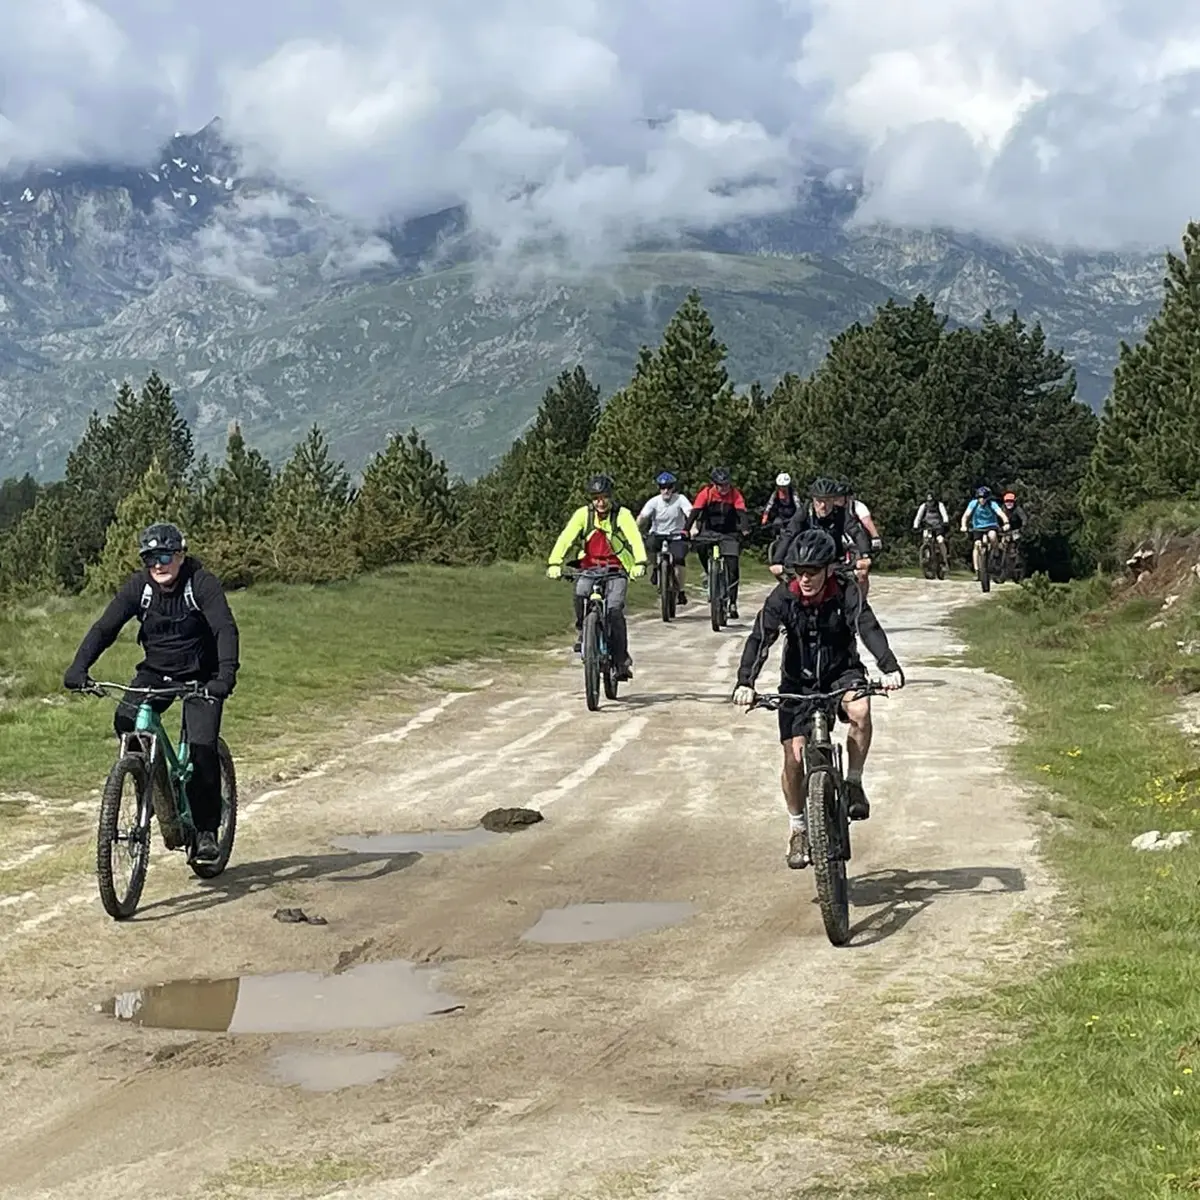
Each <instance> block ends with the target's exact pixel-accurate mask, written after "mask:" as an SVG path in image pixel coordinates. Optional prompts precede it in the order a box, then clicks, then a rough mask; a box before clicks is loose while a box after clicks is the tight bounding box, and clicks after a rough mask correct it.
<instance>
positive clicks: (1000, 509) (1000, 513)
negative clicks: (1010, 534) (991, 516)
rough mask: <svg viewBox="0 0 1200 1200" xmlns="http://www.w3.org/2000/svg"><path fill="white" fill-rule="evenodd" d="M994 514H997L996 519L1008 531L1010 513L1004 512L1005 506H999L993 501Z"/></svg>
mask: <svg viewBox="0 0 1200 1200" xmlns="http://www.w3.org/2000/svg"><path fill="white" fill-rule="evenodd" d="M992 512H994V513H995V514H996V517H997V519H998V520H999V521H1000V524H1001V525H1003V526H1004V528H1005V529H1007V528H1008V513H1006V512H1005V511H1004V505H1003V504H997V503H996V501H995V500H993V501H992Z"/></svg>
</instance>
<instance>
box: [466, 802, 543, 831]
mask: <svg viewBox="0 0 1200 1200" xmlns="http://www.w3.org/2000/svg"><path fill="white" fill-rule="evenodd" d="M545 819H546V818H545V817H543V816H542V814H541V813H540V812H538V810H537V809H536V808H492V809H489V810H488V811H487V812H485V813H484V814H483V816H482V817H480V818H479V824H480V825H481V826H482V827H483V828H484V829H486V830H488V831H489V832H490V833H515V832H516V831H517V830H518V829H528V828H529V826H530V825H536V824H537V823H538V822H539V821H544V820H545Z"/></svg>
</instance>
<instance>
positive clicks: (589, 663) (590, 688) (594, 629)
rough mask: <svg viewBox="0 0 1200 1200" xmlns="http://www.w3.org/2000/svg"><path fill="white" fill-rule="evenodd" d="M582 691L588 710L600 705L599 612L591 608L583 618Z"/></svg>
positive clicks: (591, 710)
mask: <svg viewBox="0 0 1200 1200" xmlns="http://www.w3.org/2000/svg"><path fill="white" fill-rule="evenodd" d="M583 691H584V698H585V699H586V700H587V706H588V710H589V711H590V712H595V711H596V710H597V709H598V708H599V707H600V614H599V613H598V612H597V611H596V610H595V609H594V608H593V609H589V610H588V613H587V615H586V616H585V617H584V618H583Z"/></svg>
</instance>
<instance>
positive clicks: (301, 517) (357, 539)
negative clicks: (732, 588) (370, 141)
mask: <svg viewBox="0 0 1200 1200" xmlns="http://www.w3.org/2000/svg"><path fill="white" fill-rule="evenodd" d="M1189 262H1190V259H1189ZM1196 266H1197V268H1200V261H1198V262H1197V264H1196ZM1198 278H1200V276H1198ZM1190 286H1192V287H1193V291H1195V292H1196V293H1197V294H1198V295H1200V289H1197V288H1195V286H1194V285H1190ZM1168 301H1169V302H1170V294H1169V296H1168ZM1181 336H1187V333H1186V331H1185V333H1184V334H1183V335H1181ZM1191 336H1192V337H1193V339H1200V323H1195V324H1194V325H1193V328H1192V331H1191ZM1196 344H1197V345H1198V346H1200V341H1197V342H1196ZM1129 353H1130V354H1132V353H1133V352H1129ZM726 359H727V352H726V347H725V346H724V345H723V344H722V343H721V342H720V340H719V339H718V337H717V334H716V330H715V329H714V327H713V324H712V321H711V319H710V317H709V315H708V313H707V312H706V310H705V309H704V306H703V304H702V303H701V298H700V296H699V295H698V294H697V293H695V292H692V293H691V294H690V295H689V296H688V297H687V298H686V299H685V301H684V302H683V304H682V306H681V307H680V308H679V310H678V311H677V312H676V313H675V315H674V316H673V317H672V319H671V321H670V322H669V324H668V325H667V327H666V329H665V330H664V332H663V335H662V340H661V341H660V343H659V344H658V345H657V346H655V347H643V348H642V350H641V352H640V354H639V356H638V360H637V362H636V364H635V366H634V369H633V374H632V376H631V378H630V380H629V382H628V383H627V384H626V385H625V386H624V387H622V388H621V389H619V390H618V391H617V392H616V393H615V394H614V395H612V396H610V397H608V399H607V401H606V402H602V396H601V394H600V391H599V389H598V388H597V387H596V386H595V385H594V384H593V383H592V381H591V380H590V379H589V378H588V375H587V372H586V370H585V369H584V367H583V366H577V367H575V368H574V369H573V370H568V371H563V372H562V373H561V374H560V375H559V376H558V378H557V379H556V380H555V381H554V383H553V384H552V385H551V386H550V387H549V388H548V389H547V390H546V393H545V395H544V397H543V399H542V402H541V405H540V407H539V409H538V411H537V414H536V416H535V418H534V420H533V422H532V423H531V425H530V426H529V428H528V429H527V431H526V432H525V433H524V435H523V436H521V437H520V438H518V439H517V441H516V442H515V443H514V444H513V445H512V446H511V448H510V449H509V450H508V451H507V452H506V453H505V454H504V455H503V456H502V457H501V459H500V460H499V462H498V463H497V464H496V465H495V467H494V468H493V469H492V470H491V471H489V472H488V473H487V474H486V475H484V476H483V477H482V478H479V479H477V480H473V481H467V480H463V479H460V478H455V477H453V476H452V475H451V473H450V472H449V470H448V469H447V466H446V464H445V462H444V461H443V460H441V459H439V458H437V457H436V455H435V453H434V452H433V450H431V449H430V447H429V446H427V445H426V443H425V440H424V438H423V437H422V436H421V434H420V433H419V432H418V431H417V430H415V429H413V430H409V431H408V432H406V433H395V434H393V435H392V436H391V437H389V439H388V441H387V442H386V444H385V445H384V446H383V447H382V448H381V449H380V450H379V452H378V453H377V454H375V455H374V456H373V457H372V458H371V460H370V461H369V462H368V463H367V464H366V465H365V467H364V468H363V471H362V477H361V480H359V481H358V482H357V483H355V482H353V481H352V479H351V475H350V473H349V471H348V470H347V467H346V464H344V463H342V462H340V461H338V460H337V459H336V457H335V456H334V455H333V453H332V452H331V450H330V447H329V443H328V441H327V439H326V436H325V434H324V432H323V431H322V430H321V429H320V427H319V426H315V425H314V426H313V427H312V428H311V429H310V430H309V431H308V434H307V435H306V437H305V438H304V439H303V441H301V442H300V443H299V444H298V445H297V446H296V447H295V449H294V451H293V453H292V454H291V455H290V457H289V458H288V459H287V460H286V461H285V462H283V463H282V464H279V465H277V466H276V465H273V464H272V463H270V462H268V461H267V459H266V458H265V457H264V456H263V455H262V454H261V453H259V452H258V451H257V450H255V449H253V448H252V447H251V446H249V445H247V443H246V440H245V438H244V436H243V434H242V432H241V430H240V429H239V428H238V427H236V426H234V427H233V428H232V429H231V431H230V434H229V438H228V444H227V446H226V450H225V454H224V457H223V459H221V460H220V461H217V462H213V461H210V460H209V459H208V458H207V457H197V456H196V454H195V450H194V445H193V437H192V432H191V430H190V429H189V427H188V425H187V422H186V421H185V420H184V419H183V418H182V417H181V415H180V413H179V410H178V408H177V406H176V404H175V401H174V399H173V397H172V395H171V388H170V386H169V384H168V383H166V382H165V381H164V380H163V379H162V378H160V376H159V375H158V374H157V373H153V374H151V375H150V377H149V378H148V379H147V380H146V381H145V383H144V384H143V385H142V387H141V388H140V390H138V391H135V390H134V389H133V388H132V387H131V386H130V385H129V384H128V383H126V384H125V385H123V386H122V387H121V389H120V390H119V393H118V395H117V398H116V402H115V405H114V408H113V410H112V411H111V412H110V413H109V414H108V415H107V416H104V417H101V416H100V415H99V414H98V413H93V414H92V416H91V419H90V420H89V422H88V425H87V428H86V429H85V431H84V433H83V435H82V437H81V438H80V440H79V442H78V444H77V445H76V446H75V448H74V449H73V450H72V452H71V454H70V456H69V457H68V461H67V464H66V469H65V472H64V476H63V478H62V479H61V480H59V481H56V482H54V483H51V484H47V485H39V484H36V483H35V482H34V481H33V480H32V479H30V478H29V477H28V476H26V477H25V478H24V479H20V480H15V479H14V480H7V481H5V482H4V483H3V484H2V485H0V595H4V596H7V597H14V596H19V595H22V594H27V593H42V592H47V591H51V592H79V591H83V590H92V591H97V592H102V591H106V590H108V589H110V588H112V587H113V586H115V585H116V583H117V582H119V580H120V579H121V578H122V577H123V576H124V575H125V573H126V572H127V571H128V570H130V569H132V568H133V567H135V566H136V565H137V560H136V533H137V531H138V530H139V529H140V528H142V527H143V526H145V525H146V524H148V523H150V522H151V521H152V520H156V519H169V520H174V521H176V522H178V523H179V524H180V525H181V526H182V527H183V528H184V529H185V530H186V531H187V532H188V535H189V538H190V541H191V547H192V549H193V550H194V551H195V552H196V554H197V555H198V556H199V557H200V558H201V559H202V560H203V561H204V562H205V563H206V565H208V566H209V567H211V568H212V569H213V570H215V571H217V572H218V573H219V574H220V575H221V576H222V577H223V578H224V579H225V581H226V583H227V585H228V586H231V587H239V586H248V585H251V584H253V583H257V582H262V581H279V582H287V583H299V582H305V583H325V582H329V581H332V580H337V579H345V578H349V577H351V576H353V575H355V574H356V573H357V572H360V571H367V570H372V569H375V568H378V567H381V566H385V565H388V564H393V563H406V562H417V561H421V562H432V563H444V564H451V565H454V564H460V565H467V564H470V563H478V562H483V561H488V560H491V559H497V558H501V559H521V558H528V557H541V556H543V555H544V554H545V553H546V552H547V550H548V547H549V545H550V543H551V542H552V540H553V538H554V536H555V535H556V534H557V532H558V530H559V529H560V528H561V526H562V524H563V523H564V521H565V520H566V518H567V516H568V514H569V512H570V511H571V509H572V507H573V506H575V505H576V504H578V503H581V502H582V499H583V493H582V489H583V486H584V481H585V480H586V477H587V476H588V475H589V474H590V473H592V472H595V471H599V470H603V471H605V472H607V473H608V474H610V475H612V476H613V477H614V479H615V480H616V482H617V489H618V498H619V499H620V500H621V502H623V503H625V504H628V505H640V503H641V502H642V501H643V500H644V499H645V497H646V496H647V495H649V494H651V493H652V492H653V491H654V490H655V485H654V476H655V475H656V474H657V473H658V472H659V471H662V470H664V469H667V470H671V471H674V472H675V473H676V474H677V475H678V476H679V479H680V481H681V485H682V486H683V487H684V489H685V490H687V491H688V492H689V493H693V492H694V491H695V490H696V489H698V488H699V487H700V486H702V485H703V484H704V483H705V482H707V480H708V476H709V473H710V471H711V470H712V468H713V467H714V466H717V465H721V466H727V467H729V469H730V470H731V471H732V472H733V475H734V479H735V482H737V483H738V485H739V486H740V487H741V488H742V490H743V491H744V492H745V494H746V497H747V501H748V502H750V503H752V504H760V503H763V502H765V500H766V498H767V496H768V495H769V493H770V490H771V488H772V485H773V480H774V477H775V475H776V473H777V472H778V471H781V470H786V471H788V472H789V473H790V474H791V475H792V477H793V479H794V480H795V481H796V483H797V484H798V485H799V486H800V487H801V488H803V487H804V485H805V484H806V483H807V482H808V480H810V479H811V478H813V477H814V476H816V475H834V476H842V477H845V478H848V479H850V480H851V481H852V482H853V483H854V484H855V486H856V488H857V491H858V492H859V494H860V495H861V496H863V497H864V498H865V499H866V500H867V502H868V503H869V504H870V506H871V508H872V511H873V513H874V515H875V518H876V521H877V523H878V524H879V526H880V531H881V533H882V534H883V536H884V538H885V539H886V541H887V542H888V543H889V544H890V545H892V546H898V547H902V553H903V554H905V555H906V556H908V557H911V555H912V550H911V545H912V542H911V537H912V535H911V533H910V526H911V522H912V517H913V513H914V511H915V509H916V506H917V505H918V504H919V503H920V502H921V501H922V500H923V499H924V497H925V495H926V492H927V491H929V490H932V491H933V492H934V493H935V494H936V495H937V496H938V497H939V498H940V499H942V500H944V501H945V502H946V504H947V505H948V507H950V508H951V509H952V510H953V511H954V512H956V513H957V512H960V511H961V509H962V507H963V505H964V504H965V503H966V501H967V499H968V498H969V495H970V493H971V491H972V490H973V488H975V487H976V486H977V485H978V484H980V483H987V484H989V485H990V486H992V487H993V488H995V489H1002V488H1009V487H1012V488H1014V489H1016V490H1017V491H1018V493H1019V494H1020V496H1021V499H1022V501H1023V502H1024V503H1025V504H1026V506H1027V508H1028V510H1029V511H1030V513H1031V516H1032V518H1033V521H1034V526H1033V533H1032V537H1031V539H1030V544H1029V553H1030V555H1031V558H1032V560H1033V565H1034V566H1038V565H1045V566H1056V567H1057V569H1059V570H1060V571H1066V570H1068V569H1074V570H1080V569H1083V568H1084V567H1086V565H1087V564H1088V562H1089V559H1088V555H1089V543H1088V538H1087V533H1086V530H1085V528H1084V515H1085V514H1084V512H1083V509H1082V508H1081V495H1082V494H1086V495H1088V496H1089V497H1090V493H1088V492H1087V488H1086V487H1084V486H1083V485H1084V482H1085V477H1086V479H1087V480H1088V481H1089V484H1090V481H1091V480H1092V479H1093V476H1094V472H1095V470H1096V469H1097V468H1096V463H1097V456H1098V455H1100V453H1101V446H1103V445H1104V444H1105V441H1104V435H1103V433H1102V436H1101V442H1100V444H1099V445H1098V444H1097V421H1096V418H1095V416H1094V415H1093V414H1092V412H1091V411H1090V410H1089V409H1088V408H1087V407H1086V406H1085V405H1083V404H1082V403H1080V402H1078V401H1077V400H1076V398H1075V376H1074V371H1073V369H1072V368H1071V366H1070V364H1069V363H1068V362H1067V361H1066V359H1065V358H1064V357H1063V355H1062V354H1061V352H1059V351H1058V350H1055V349H1052V348H1050V347H1049V346H1047V344H1046V339H1045V335H1044V334H1043V332H1042V329H1041V327H1040V325H1036V324H1035V325H1033V326H1032V327H1030V326H1028V325H1026V324H1025V323H1024V322H1023V321H1022V320H1021V318H1020V317H1019V316H1018V315H1017V314H1016V313H1015V312H1014V313H1012V314H1011V315H1010V316H1009V317H1008V319H1006V320H1003V321H1000V320H995V319H993V318H992V316H991V315H990V314H989V315H988V316H986V317H985V319H984V321H983V323H982V325H981V327H980V328H978V329H955V330H953V331H949V332H948V331H947V319H946V318H945V317H943V316H939V315H938V314H937V313H936V312H935V310H934V307H933V305H932V304H931V303H930V302H929V301H928V300H926V299H925V298H924V297H918V298H917V299H916V300H914V301H913V302H912V303H910V304H900V303H897V302H895V301H891V302H889V303H887V304H885V305H883V306H882V307H880V308H879V309H878V310H877V311H876V313H875V315H874V317H873V319H872V320H870V321H867V322H860V323H856V324H854V325H852V326H851V327H850V328H849V329H847V330H845V331H844V332H843V333H842V334H840V335H839V336H838V337H837V338H835V339H834V341H833V342H832V344H831V346H830V348H829V351H828V353H827V355H826V357H825V360H824V362H823V363H822V364H821V365H820V366H819V367H818V369H817V370H816V371H815V372H814V373H813V374H812V375H810V376H808V377H806V378H801V377H799V376H797V375H793V374H787V375H785V376H784V377H783V378H782V379H781V380H779V382H778V383H777V384H776V385H775V386H774V387H773V388H772V389H771V390H770V391H768V390H767V389H765V388H764V387H763V386H761V384H759V383H752V384H751V385H750V386H749V387H748V388H741V389H739V388H738V387H737V386H735V384H734V381H733V380H731V379H730V377H729V373H728V370H727V366H726ZM1198 361H1200V360H1198ZM1129 371H1130V368H1129V366H1128V365H1127V363H1126V355H1125V352H1124V351H1123V357H1122V366H1121V368H1120V369H1119V371H1118V388H1120V389H1124V388H1127V387H1128V386H1129V384H1128V381H1127V376H1128V374H1129ZM1197 377H1198V378H1200V375H1198V376H1197ZM1108 419H1109V418H1107V417H1106V420H1108ZM1176 451H1177V452H1180V449H1179V447H1176ZM1197 453H1200V451H1197ZM1081 488H1082V492H1081ZM1089 502H1090V501H1089Z"/></svg>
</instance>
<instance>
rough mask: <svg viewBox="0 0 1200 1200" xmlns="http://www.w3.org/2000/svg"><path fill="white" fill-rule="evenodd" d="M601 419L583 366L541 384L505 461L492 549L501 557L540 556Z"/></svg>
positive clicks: (573, 492)
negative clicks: (529, 420) (542, 390)
mask: <svg viewBox="0 0 1200 1200" xmlns="http://www.w3.org/2000/svg"><path fill="white" fill-rule="evenodd" d="M599 419H600V389H599V388H597V387H596V386H595V385H594V384H592V383H591V381H590V380H589V379H588V377H587V373H586V372H585V371H584V369H583V367H581V366H579V367H576V368H575V369H574V371H564V372H563V373H562V374H561V375H559V377H558V379H557V380H556V381H555V384H554V386H553V387H550V388H547V389H546V394H545V395H544V396H543V397H542V403H541V406H540V407H539V409H538V412H537V415H536V416H535V418H534V420H533V424H532V426H531V427H530V429H529V432H528V433H527V434H526V435H525V437H524V438H521V439H519V440H518V441H517V442H516V443H515V444H514V445H513V448H512V450H511V451H510V453H509V455H508V456H506V458H507V459H508V461H507V462H506V463H505V466H504V472H505V473H506V480H505V482H506V487H505V489H504V491H503V503H502V505H500V510H499V522H498V526H497V531H496V541H495V548H496V550H497V551H498V552H499V553H500V554H501V555H503V557H505V558H511V559H518V558H524V557H526V556H527V555H530V554H534V555H537V556H539V557H540V556H541V555H542V554H543V553H544V552H546V551H548V550H549V546H550V545H552V544H553V541H554V538H555V537H556V536H557V534H558V530H559V529H560V528H561V527H562V525H563V523H564V522H565V520H566V518H567V514H568V513H569V512H570V511H571V510H572V509H573V508H574V507H576V504H577V503H578V495H579V493H578V488H579V483H580V476H581V474H582V470H583V455H584V453H585V451H586V450H587V446H588V442H589V441H590V440H591V437H592V434H593V433H594V432H595V430H596V425H597V423H598V422H599Z"/></svg>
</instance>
